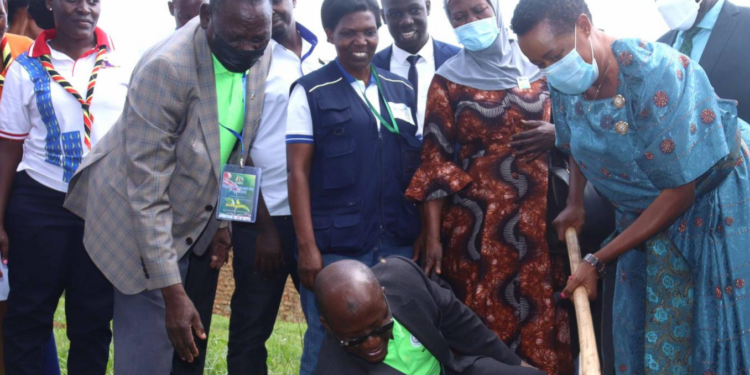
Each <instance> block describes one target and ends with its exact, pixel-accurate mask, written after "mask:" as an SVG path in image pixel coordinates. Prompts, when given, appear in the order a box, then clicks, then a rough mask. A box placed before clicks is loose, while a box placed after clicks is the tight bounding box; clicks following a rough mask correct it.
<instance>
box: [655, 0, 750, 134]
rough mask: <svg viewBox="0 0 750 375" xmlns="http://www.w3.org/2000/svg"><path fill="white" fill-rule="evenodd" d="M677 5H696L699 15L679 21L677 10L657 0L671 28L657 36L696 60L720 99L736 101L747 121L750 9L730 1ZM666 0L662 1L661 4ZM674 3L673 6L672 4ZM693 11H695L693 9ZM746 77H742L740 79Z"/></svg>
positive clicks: (749, 107) (749, 113) (749, 116)
mask: <svg viewBox="0 0 750 375" xmlns="http://www.w3.org/2000/svg"><path fill="white" fill-rule="evenodd" d="M683 1H684V2H685V4H684V5H683V4H678V5H679V6H686V7H693V8H694V7H696V6H697V5H695V4H692V2H693V1H695V2H696V3H700V6H699V8H698V15H697V17H696V19H695V22H693V23H692V25H690V24H688V25H685V24H684V22H683V24H681V22H680V20H678V19H676V17H675V15H676V14H679V13H681V12H676V11H675V10H674V9H671V8H670V7H668V6H663V5H662V4H661V1H657V2H656V4H657V6H659V10H660V11H661V13H662V16H664V19H665V20H666V21H667V24H669V26H670V28H672V29H673V30H672V31H670V32H668V33H666V34H664V35H663V36H662V37H661V38H659V42H662V43H666V44H669V45H671V46H672V47H674V48H675V49H678V50H679V51H680V52H682V53H684V54H685V55H687V56H689V57H690V59H692V60H694V61H698V62H699V63H700V65H701V67H703V70H705V71H706V74H708V79H709V80H710V81H711V84H712V85H713V86H714V90H716V94H717V95H718V96H719V97H720V98H722V99H732V100H737V101H738V102H739V104H738V105H737V111H738V113H739V117H740V118H741V119H743V120H745V121H750V85H748V84H747V77H748V76H749V75H750V64H748V61H750V48H748V41H747V38H748V36H750V8H746V7H738V6H736V5H734V4H732V3H731V2H729V0H703V1H702V2H701V1H700V0H683ZM666 4H667V3H666V2H665V3H664V5H666ZM672 6H674V5H672ZM692 11H694V10H692ZM743 77H745V78H743Z"/></svg>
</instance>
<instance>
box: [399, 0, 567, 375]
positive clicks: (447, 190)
mask: <svg viewBox="0 0 750 375" xmlns="http://www.w3.org/2000/svg"><path fill="white" fill-rule="evenodd" d="M445 8H446V13H447V14H448V17H449V19H450V22H451V24H452V26H453V28H454V29H455V31H456V35H457V36H458V39H459V41H460V42H461V44H463V45H464V49H463V51H461V52H460V53H459V54H458V55H456V56H455V57H454V58H452V59H451V60H448V61H447V62H446V63H445V64H443V66H442V67H441V68H440V69H439V70H438V71H437V74H436V76H435V78H434V80H433V81H432V85H431V87H430V94H429V97H428V100H427V111H426V116H425V129H424V146H423V149H422V164H421V166H420V168H419V170H418V171H417V173H416V174H415V175H414V179H413V180H412V182H411V185H410V186H409V189H408V190H407V196H408V197H409V198H411V199H414V200H417V201H421V202H425V223H424V226H425V229H426V233H427V238H426V240H425V241H426V247H425V248H426V250H425V252H426V253H425V254H422V260H423V267H424V268H425V272H427V273H431V272H433V271H434V272H435V273H437V274H440V275H441V276H443V277H444V278H445V279H446V280H447V281H448V282H449V283H450V284H451V286H452V288H453V291H454V292H455V293H456V295H457V296H458V297H459V298H460V299H461V300H462V301H463V302H464V303H465V304H466V305H467V306H469V307H470V308H471V309H472V310H474V312H475V313H477V314H478V315H479V316H480V317H482V318H483V320H484V322H485V323H486V324H487V326H488V327H489V328H490V329H492V330H493V331H495V332H496V333H497V334H498V336H499V337H500V338H501V339H502V340H503V341H505V342H506V344H508V345H509V346H510V347H511V348H512V349H514V350H515V351H516V352H517V354H518V355H519V356H521V357H522V358H523V359H524V360H526V361H528V362H529V363H530V364H531V365H533V366H535V367H537V368H539V369H540V370H543V371H545V372H547V373H548V374H551V375H558V374H569V373H572V371H573V366H572V356H571V348H570V334H569V331H570V330H569V322H568V315H567V312H566V311H565V310H564V309H562V308H559V306H557V301H558V300H559V298H557V297H556V296H557V295H559V292H560V291H561V290H562V289H563V287H564V285H565V284H564V283H565V277H564V273H563V267H564V266H563V265H564V260H563V259H562V258H559V257H554V256H551V255H550V253H549V249H548V246H547V242H546V238H545V233H546V232H547V229H546V226H547V212H546V207H547V180H548V161H547V160H548V159H547V157H546V156H547V151H548V150H549V149H550V148H552V147H553V146H554V128H553V127H552V125H550V124H549V121H550V116H551V107H550V106H551V103H550V97H549V91H548V88H547V82H546V80H545V79H544V78H542V74H541V72H540V71H539V69H537V68H536V67H535V66H534V65H532V64H531V63H530V62H529V61H528V60H527V59H526V58H525V57H524V56H523V54H522V53H521V51H520V50H519V48H518V46H517V45H516V44H515V42H511V41H509V40H508V36H507V33H506V31H505V27H504V26H503V24H502V18H501V16H500V14H499V12H498V8H497V4H496V3H494V1H492V2H491V0H490V1H488V0H448V1H447V2H446V6H445ZM529 129H531V132H529ZM519 136H520V137H519ZM519 138H520V139H519ZM514 147H516V148H514Z"/></svg>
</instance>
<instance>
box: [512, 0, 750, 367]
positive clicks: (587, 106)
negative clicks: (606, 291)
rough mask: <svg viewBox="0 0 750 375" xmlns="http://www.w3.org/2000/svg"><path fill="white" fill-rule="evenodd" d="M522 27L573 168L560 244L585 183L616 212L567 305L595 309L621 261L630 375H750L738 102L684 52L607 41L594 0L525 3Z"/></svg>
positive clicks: (748, 155)
mask: <svg viewBox="0 0 750 375" xmlns="http://www.w3.org/2000/svg"><path fill="white" fill-rule="evenodd" d="M512 26H513V30H514V31H515V32H516V34H517V35H518V36H519V46H520V47H521V49H522V51H523V52H524V54H526V56H527V57H528V58H529V60H531V62H532V63H534V64H536V65H537V66H539V67H540V68H542V69H543V72H544V73H545V75H546V76H547V80H548V83H549V84H550V86H551V94H552V102H553V103H552V105H553V118H554V121H555V127H556V133H557V146H558V147H559V148H560V149H562V150H564V151H566V152H567V153H568V154H569V155H570V166H571V168H570V171H571V178H570V179H571V183H570V185H571V189H570V192H571V193H570V195H569V197H568V207H567V208H566V209H565V210H564V211H563V213H561V214H560V216H559V217H558V218H557V219H556V220H555V225H556V227H557V228H558V232H559V234H560V236H561V237H562V233H563V231H564V228H567V227H570V226H573V227H576V228H577V229H579V230H580V228H581V226H582V223H583V218H584V212H583V208H582V204H581V197H582V191H583V187H584V185H585V181H586V180H589V181H591V182H592V183H593V184H594V185H595V186H596V188H597V189H598V190H599V191H600V192H601V193H602V194H603V195H605V196H606V197H607V198H608V199H610V200H611V201H612V203H613V204H614V205H615V206H616V208H617V231H616V233H614V234H613V235H612V237H611V238H610V240H609V241H608V242H607V243H606V244H605V245H604V246H603V247H602V248H601V250H599V251H598V252H597V253H595V254H594V256H593V257H592V258H590V259H588V262H585V263H584V264H583V265H582V266H581V267H580V268H579V270H578V272H577V273H576V274H575V275H573V276H572V277H571V278H570V279H569V280H568V286H567V287H566V289H565V290H564V295H563V297H565V295H570V294H572V291H573V290H575V288H576V287H578V286H580V285H583V286H585V287H586V288H587V289H588V291H589V294H590V296H591V297H595V296H596V293H597V291H596V278H597V271H598V270H599V267H598V266H599V264H598V263H602V264H606V263H609V262H611V261H613V260H615V259H619V261H618V269H617V272H618V274H617V284H616V286H615V302H614V303H615V306H614V340H615V348H616V352H615V366H616V367H617V373H618V374H619V373H622V374H639V375H642V374H696V375H719V374H727V375H728V374H732V375H738V374H750V298H749V297H750V290H748V289H750V286H746V285H745V282H746V280H749V279H750V250H749V247H750V175H749V174H748V161H750V151H748V148H747V143H750V126H749V125H748V124H747V123H745V122H743V121H742V120H739V119H738V118H737V109H736V102H735V101H730V100H722V99H719V98H718V97H716V94H715V93H714V91H713V88H712V87H711V84H710V83H709V81H708V78H707V76H706V74H705V72H704V71H703V69H701V67H700V66H699V65H698V63H696V62H693V61H690V59H689V58H688V57H686V56H684V55H681V54H680V53H678V52H677V51H675V50H673V49H672V48H671V47H669V46H667V45H664V44H655V43H647V42H644V41H640V40H630V39H619V40H618V39H616V38H614V37H611V36H609V35H607V34H605V33H604V32H602V31H600V30H598V29H596V28H595V27H594V25H593V24H592V21H591V13H590V12H589V10H588V7H587V6H586V3H585V2H584V0H521V2H520V3H519V5H518V8H517V9H516V11H515V15H514V18H513V22H512ZM738 79H742V78H741V77H738ZM737 99H744V100H746V99H748V98H737Z"/></svg>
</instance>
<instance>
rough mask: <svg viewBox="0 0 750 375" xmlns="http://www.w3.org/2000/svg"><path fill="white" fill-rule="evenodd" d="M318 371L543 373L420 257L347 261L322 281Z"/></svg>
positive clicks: (334, 374)
mask: <svg viewBox="0 0 750 375" xmlns="http://www.w3.org/2000/svg"><path fill="white" fill-rule="evenodd" d="M315 298H316V302H317V304H318V309H319V311H320V315H321V318H320V321H321V323H322V324H323V326H324V327H325V328H326V330H327V331H328V335H327V337H326V339H325V340H324V342H323V346H322V348H321V351H320V356H319V358H318V367H317V369H316V370H315V374H316V375H366V374H373V375H376V374H377V375H401V374H405V375H441V374H444V375H458V374H461V375H490V374H491V375H510V374H513V375H541V374H543V372H541V371H539V370H537V369H535V368H533V367H531V366H529V365H528V364H525V363H523V362H522V361H521V359H520V358H519V357H518V356H517V355H516V354H515V353H513V351H512V350H510V349H509V348H508V347H507V346H506V345H505V344H504V343H503V342H502V341H500V339H498V337H497V335H495V333H493V332H492V331H490V330H489V329H488V328H487V327H486V326H485V325H484V324H483V323H482V322H481V321H480V320H479V318H478V317H477V316H476V314H474V313H473V312H472V311H471V310H469V309H468V308H467V307H466V306H465V305H463V304H462V303H461V302H460V301H459V300H458V299H457V298H456V297H455V296H454V295H453V293H452V292H451V291H450V290H449V289H445V288H443V287H441V286H440V285H438V284H437V283H435V282H433V281H431V280H430V279H428V278H427V276H425V274H424V273H423V272H422V270H421V269H420V268H419V267H418V266H417V265H416V264H414V263H413V262H411V261H410V260H408V259H406V258H402V257H388V258H386V259H384V260H383V261H382V262H381V263H379V264H378V265H376V266H375V267H373V268H372V269H370V268H368V267H367V266H366V265H365V264H363V263H360V262H357V261H354V260H342V261H339V262H336V263H333V264H331V265H329V266H327V267H326V268H324V269H323V270H322V271H321V272H320V273H319V274H318V277H317V278H316V280H315Z"/></svg>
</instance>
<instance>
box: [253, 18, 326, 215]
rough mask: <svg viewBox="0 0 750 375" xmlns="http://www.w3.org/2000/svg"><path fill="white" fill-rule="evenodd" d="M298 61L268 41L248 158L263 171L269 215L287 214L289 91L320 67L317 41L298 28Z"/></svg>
mask: <svg viewBox="0 0 750 375" xmlns="http://www.w3.org/2000/svg"><path fill="white" fill-rule="evenodd" d="M298 31H299V32H300V35H301V36H302V58H300V57H298V56H297V55H296V54H295V53H294V52H292V51H290V50H288V49H286V48H285V47H284V46H282V45H281V44H279V43H277V42H276V41H274V40H271V42H270V43H271V48H272V53H273V59H272V60H271V67H270V68H269V71H268V78H267V80H266V93H265V97H264V99H263V115H262V117H261V121H260V127H259V128H258V132H257V134H256V136H255V141H254V142H253V147H252V149H251V150H250V156H251V157H252V159H253V163H254V164H255V166H256V167H260V168H261V169H262V171H263V178H262V179H261V191H262V192H263V199H264V200H265V202H266V206H267V207H268V211H269V212H270V213H271V216H288V215H291V210H290V209H289V193H288V191H287V172H286V143H285V142H284V134H285V133H286V123H287V106H288V103H289V90H290V88H291V86H292V84H293V83H294V81H296V80H297V79H299V78H300V77H302V76H303V75H305V74H309V73H310V72H313V71H315V70H317V69H318V68H320V67H322V66H323V64H322V62H321V60H320V58H319V56H318V53H317V48H315V47H316V45H317V42H318V41H317V39H316V38H315V37H314V35H313V34H312V33H310V32H309V31H306V29H304V28H300V25H299V24H298Z"/></svg>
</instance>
